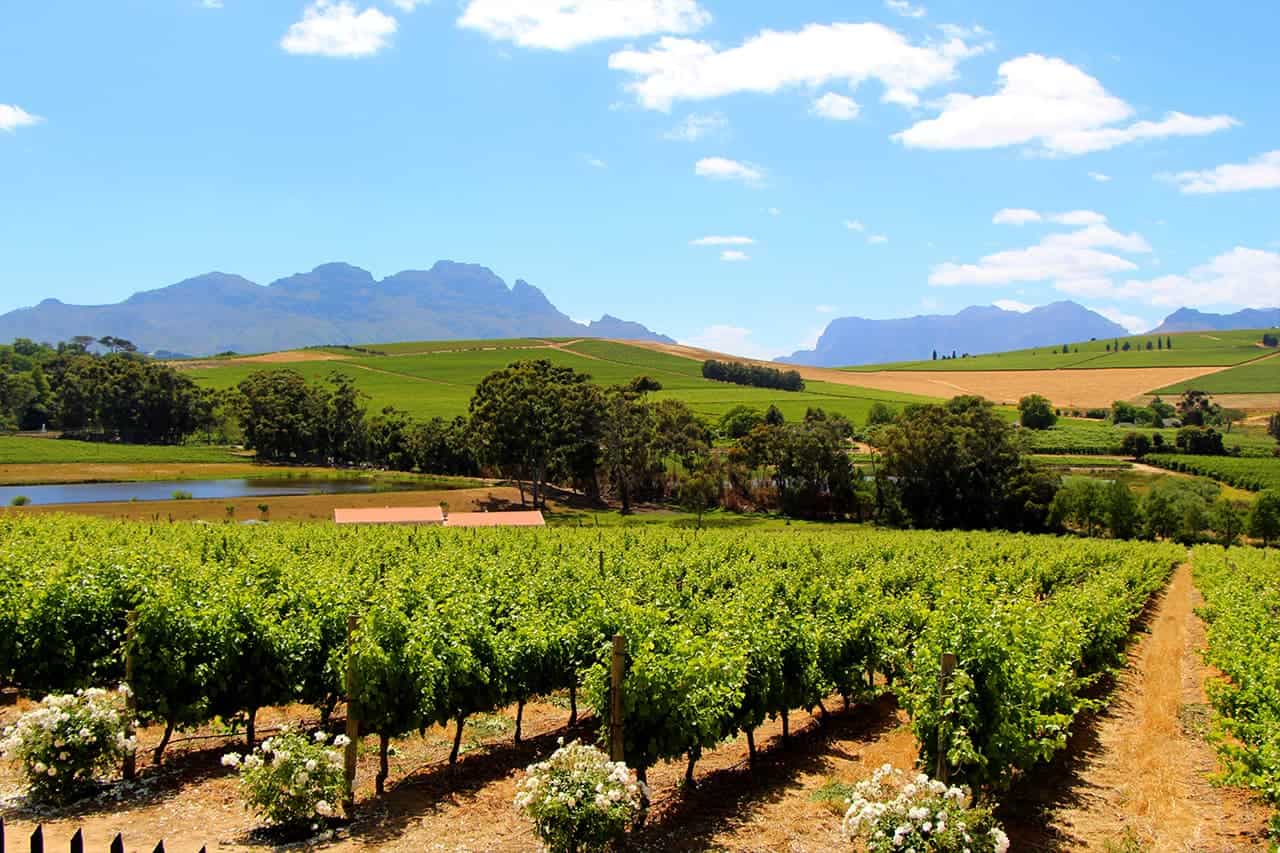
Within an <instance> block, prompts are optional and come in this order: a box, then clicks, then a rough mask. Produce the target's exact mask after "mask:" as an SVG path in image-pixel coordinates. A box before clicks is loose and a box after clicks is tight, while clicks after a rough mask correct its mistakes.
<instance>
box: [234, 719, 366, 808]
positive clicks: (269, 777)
mask: <svg viewBox="0 0 1280 853" xmlns="http://www.w3.org/2000/svg"><path fill="white" fill-rule="evenodd" d="M347 742H348V741H347V739H346V737H345V736H344V735H339V736H338V737H336V738H334V740H333V742H332V744H330V742H329V736H328V735H326V734H325V733H324V732H316V733H315V735H314V736H313V737H310V738H308V737H307V736H306V735H305V734H303V733H301V732H298V731H295V730H291V729H286V730H285V731H283V732H281V733H280V734H278V735H276V736H275V737H272V738H268V739H267V740H265V741H263V742H262V743H261V744H260V745H259V746H258V748H257V749H255V750H254V751H253V752H252V753H251V754H249V755H245V756H242V755H240V754H239V753H235V752H231V753H228V754H226V755H224V756H222V763H223V764H224V765H225V766H227V767H236V768H239V770H240V790H241V793H242V794H243V796H244V799H245V805H246V807H248V808H250V809H252V810H253V811H254V812H256V813H257V814H258V816H259V817H261V818H263V819H264V820H266V821H267V822H268V823H271V824H274V825H276V826H290V825H297V824H304V823H305V822H307V821H312V820H322V819H324V818H328V817H331V816H332V815H333V814H334V813H335V811H336V809H337V806H336V805H335V804H336V803H338V802H340V801H341V800H342V798H343V796H344V795H345V794H346V790H347V780H346V776H345V775H344V773H343V762H342V754H341V753H340V752H339V751H338V750H339V749H341V748H342V747H344V746H346V745H347Z"/></svg>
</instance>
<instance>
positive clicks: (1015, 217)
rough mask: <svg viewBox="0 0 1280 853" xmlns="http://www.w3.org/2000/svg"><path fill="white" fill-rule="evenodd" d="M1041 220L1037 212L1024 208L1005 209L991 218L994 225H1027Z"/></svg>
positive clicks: (998, 211)
mask: <svg viewBox="0 0 1280 853" xmlns="http://www.w3.org/2000/svg"><path fill="white" fill-rule="evenodd" d="M1043 220H1044V217H1043V216H1041V215H1040V213H1039V212H1038V211H1035V210H1027V209H1026V208H1025V207H1006V208H1005V209H1004V210H997V211H996V215H995V216H993V217H992V218H991V221H992V223H993V224H995V225H1028V224H1030V223H1032V222H1042V221H1043Z"/></svg>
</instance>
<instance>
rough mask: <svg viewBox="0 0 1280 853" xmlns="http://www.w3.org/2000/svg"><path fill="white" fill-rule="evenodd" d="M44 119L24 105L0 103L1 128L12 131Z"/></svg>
mask: <svg viewBox="0 0 1280 853" xmlns="http://www.w3.org/2000/svg"><path fill="white" fill-rule="evenodd" d="M42 121H44V119H43V118H41V117H40V116H33V115H32V114H31V113H29V112H27V111H26V110H24V109H23V108H22V107H19V106H14V105H13V104H0V130H2V131H7V132H9V133H12V132H13V131H15V130H17V129H18V128H20V127H31V126H32V125H35V124H39V123H40V122H42Z"/></svg>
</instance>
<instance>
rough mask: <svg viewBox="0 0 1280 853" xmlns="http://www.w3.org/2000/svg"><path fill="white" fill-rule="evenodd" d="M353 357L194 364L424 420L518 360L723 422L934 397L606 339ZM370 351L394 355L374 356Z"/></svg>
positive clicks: (375, 347) (855, 413) (379, 348)
mask: <svg viewBox="0 0 1280 853" xmlns="http://www.w3.org/2000/svg"><path fill="white" fill-rule="evenodd" d="M327 351H328V352H331V353H333V354H335V355H342V356H344V357H343V358H342V359H341V360H335V361H297V362H280V363H275V364H264V363H260V362H247V361H228V362H225V363H208V362H206V363H204V364H203V365H200V366H192V368H191V369H190V373H189V374H188V375H190V376H191V377H192V378H193V379H195V380H196V381H197V382H198V383H199V384H201V385H204V386H207V387H211V388H230V387H233V386H235V385H236V384H237V383H239V382H240V381H241V380H243V379H244V378H246V377H247V376H249V375H250V374H251V373H255V372H257V371H261V370H268V369H272V368H289V369H291V370H296V371H297V372H299V373H301V374H302V375H303V376H305V377H307V378H308V379H310V380H312V381H323V380H324V379H326V378H327V377H328V376H329V375H330V374H331V373H335V372H337V373H341V374H343V375H345V376H348V377H350V378H351V379H352V380H353V381H354V382H355V383H356V384H357V386H358V387H359V388H360V389H361V390H363V391H364V392H365V393H366V394H368V395H369V400H368V404H369V408H370V410H372V411H379V410H381V409H382V408H383V407H385V406H395V407H397V408H399V409H403V410H404V411H407V412H409V413H410V414H412V415H414V416H415V417H419V418H429V417H436V416H439V417H446V418H449V417H453V416H455V415H464V414H466V412H467V405H468V403H469V402H470V400H471V394H472V391H473V390H474V389H475V386H476V385H477V384H478V383H479V382H480V380H481V379H483V378H484V377H485V375H487V374H488V373H490V372H492V371H494V370H498V369H500V368H503V367H506V366H507V365H508V364H511V363H512V362H514V361H520V360H523V359H532V358H543V359H547V360H548V361H551V362H552V363H554V364H556V365H559V366H563V367H572V368H573V369H575V370H578V371H581V372H583V373H587V374H590V375H591V377H592V378H593V379H594V380H595V381H596V382H599V383H601V384H604V385H613V384H621V383H626V382H629V381H631V380H632V379H634V378H636V377H637V376H642V375H649V376H652V377H653V378H655V379H657V380H658V381H659V382H661V383H662V386H663V388H662V391H660V392H658V393H657V394H656V395H655V397H656V398H657V399H663V398H675V399H680V400H684V401H685V402H686V403H688V404H689V406H690V407H691V408H693V410H694V411H696V412H698V413H699V414H701V415H705V416H707V417H711V418H716V417H719V416H720V415H722V414H724V413H725V412H726V411H728V410H729V409H731V408H733V407H734V406H737V405H748V406H754V407H757V408H759V409H766V408H768V407H769V406H770V405H771V404H772V405H777V406H778V408H779V409H781V410H782V413H783V414H784V415H785V416H786V417H788V418H799V417H802V416H803V415H804V413H805V410H806V409H808V408H809V407H820V408H823V409H825V410H827V411H828V412H832V413H838V414H842V415H845V416H846V417H849V418H852V419H853V420H854V422H855V423H859V424H861V423H865V421H866V416H867V412H868V411H869V410H870V408H871V406H872V405H873V404H875V403H877V402H882V403H886V404H888V405H889V406H890V407H892V408H894V409H899V408H901V407H902V406H903V405H905V404H907V403H911V402H925V401H927V400H928V399H929V398H926V397H918V396H913V395H909V394H899V393H895V392H891V391H880V390H872V389H867V388H858V387H854V386H849V385H838V384H834V383H828V382H816V381H813V382H808V383H807V387H806V389H805V390H804V391H802V392H787V391H776V390H771V389H764V388H748V387H743V386H740V385H730V384H727V383H722V382H712V381H710V380H707V379H703V378H702V365H701V364H700V363H699V362H697V361H694V360H691V359H687V358H681V357H679V356H674V355H668V354H666V353H662V352H658V351H655V350H651V349H646V348H644V347H637V346H633V345H630V344H624V343H618V342H612V341H600V340H583V341H572V340H569V341H566V340H564V339H560V340H558V341H550V342H548V341H547V340H541V339H538V340H535V339H516V340H504V341H483V342H479V341H471V342H459V341H451V342H448V343H442V344H438V343H432V342H419V343H407V344H406V343H399V344H370V345H367V346H361V347H359V348H358V349H357V348H352V349H345V348H334V349H330V350H327ZM370 352H381V353H387V354H386V355H372V354H369V353H370Z"/></svg>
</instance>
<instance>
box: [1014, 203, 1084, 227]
mask: <svg viewBox="0 0 1280 853" xmlns="http://www.w3.org/2000/svg"><path fill="white" fill-rule="evenodd" d="M1106 221H1107V217H1105V216H1103V215H1102V214H1101V213H1098V212H1096V211H1093V210H1068V211H1067V212H1065V213H1041V212H1040V211H1038V210H1028V209H1027V208H1025V207H1006V208H1004V209H1003V210H998V211H996V215H995V216H993V217H991V222H992V224H994V225H1030V224H1032V223H1036V222H1051V223H1053V224H1055V225H1079V226H1085V225H1104V224H1106Z"/></svg>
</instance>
